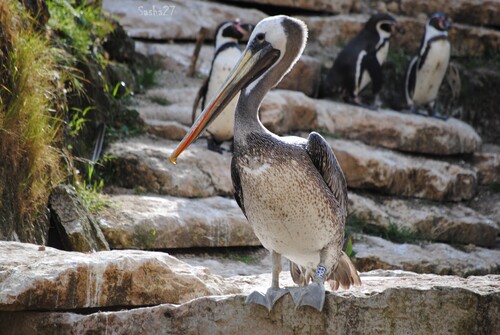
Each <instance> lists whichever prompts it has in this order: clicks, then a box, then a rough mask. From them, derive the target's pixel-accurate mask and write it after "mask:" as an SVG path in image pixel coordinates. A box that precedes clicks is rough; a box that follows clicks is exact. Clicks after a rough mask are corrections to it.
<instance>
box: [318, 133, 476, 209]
mask: <svg viewBox="0 0 500 335" xmlns="http://www.w3.org/2000/svg"><path fill="white" fill-rule="evenodd" d="M327 140H328V142H329V143H330V145H331V146H332V149H333V151H334V152H335V155H336V156H337V159H338V160H339V163H340V166H341V167H342V170H343V171H344V175H345V177H346V180H347V185H348V186H349V187H352V188H356V189H368V190H376V191H378V192H384V193H387V194H392V195H401V196H408V197H417V198H425V199H430V200H436V201H460V200H465V199H471V198H472V197H473V196H474V194H475V192H476V184H477V177H476V173H475V172H474V171H473V170H471V169H467V168H464V167H461V166H459V165H456V164H450V163H446V162H442V161H437V160H432V159H428V158H422V157H410V156H405V155H403V154H400V153H397V152H393V151H390V150H387V149H377V148H374V147H371V146H368V145H365V144H362V143H359V142H352V141H346V140H334V139H331V138H327Z"/></svg>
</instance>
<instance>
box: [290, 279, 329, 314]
mask: <svg viewBox="0 0 500 335" xmlns="http://www.w3.org/2000/svg"><path fill="white" fill-rule="evenodd" d="M289 290H290V294H291V295H292V298H293V302H294V303H295V308H299V307H301V306H311V307H313V308H315V309H317V310H318V311H320V312H321V310H322V309H323V305H324V303H325V286H324V285H323V284H322V283H318V282H312V283H310V284H309V285H307V286H304V287H294V288H291V289H289Z"/></svg>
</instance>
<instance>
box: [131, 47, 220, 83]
mask: <svg viewBox="0 0 500 335" xmlns="http://www.w3.org/2000/svg"><path fill="white" fill-rule="evenodd" d="M194 48H195V44H194V43H175V44H171V43H154V42H136V50H137V52H139V53H141V54H143V55H145V56H147V57H151V58H153V59H155V60H156V61H157V63H159V64H161V65H162V68H163V69H164V70H168V71H172V72H173V71H179V69H182V70H183V71H184V72H187V70H188V68H189V66H190V65H191V57H192V56H193V53H194ZM213 56H214V47H213V46H212V45H203V46H202V48H201V49H200V53H199V55H198V61H197V64H196V69H197V72H198V73H200V74H202V75H203V76H208V74H209V72H210V68H211V66H212V58H213Z"/></svg>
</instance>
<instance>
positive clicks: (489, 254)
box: [353, 235, 500, 277]
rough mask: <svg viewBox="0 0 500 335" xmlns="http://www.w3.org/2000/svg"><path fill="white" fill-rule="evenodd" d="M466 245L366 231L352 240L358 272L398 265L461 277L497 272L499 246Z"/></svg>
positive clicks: (385, 268) (414, 270)
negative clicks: (418, 241)
mask: <svg viewBox="0 0 500 335" xmlns="http://www.w3.org/2000/svg"><path fill="white" fill-rule="evenodd" d="M468 249H469V250H467V251H462V250H459V249H456V248H454V247H452V246H450V245H448V244H444V243H430V244H427V243H423V244H421V245H417V244H408V243H404V244H398V243H393V242H390V241H387V240H384V239H383V238H380V237H376V236H369V235H357V236H355V238H354V242H353V250H354V251H355V253H356V255H355V263H356V268H357V269H358V271H361V272H365V271H370V270H374V269H384V270H392V269H398V270H405V271H412V272H418V273H434V274H439V275H456V276H463V277H468V276H472V275H485V274H490V273H497V274H498V273H500V250H496V249H485V248H479V247H474V246H471V247H469V248H468Z"/></svg>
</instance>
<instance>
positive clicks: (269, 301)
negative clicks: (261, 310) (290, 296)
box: [245, 287, 288, 311]
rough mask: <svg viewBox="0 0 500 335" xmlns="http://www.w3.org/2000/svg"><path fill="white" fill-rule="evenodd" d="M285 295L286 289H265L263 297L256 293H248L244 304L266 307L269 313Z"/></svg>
mask: <svg viewBox="0 0 500 335" xmlns="http://www.w3.org/2000/svg"><path fill="white" fill-rule="evenodd" d="M287 293H288V290H287V289H282V288H273V287H270V288H268V289H267V292H266V294H265V295H264V294H262V293H260V292H258V291H254V292H252V293H250V294H249V295H248V297H247V299H246V300H245V303H246V304H258V305H262V306H264V307H266V308H267V310H268V311H271V310H272V309H273V306H274V304H275V303H276V302H277V301H278V300H280V298H281V297H283V296H284V295H285V294H287Z"/></svg>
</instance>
